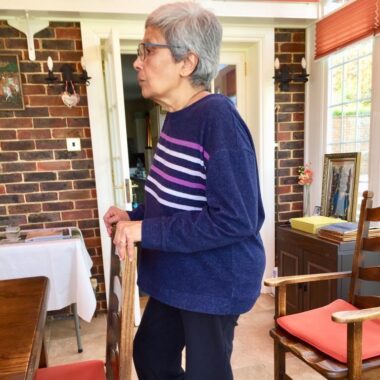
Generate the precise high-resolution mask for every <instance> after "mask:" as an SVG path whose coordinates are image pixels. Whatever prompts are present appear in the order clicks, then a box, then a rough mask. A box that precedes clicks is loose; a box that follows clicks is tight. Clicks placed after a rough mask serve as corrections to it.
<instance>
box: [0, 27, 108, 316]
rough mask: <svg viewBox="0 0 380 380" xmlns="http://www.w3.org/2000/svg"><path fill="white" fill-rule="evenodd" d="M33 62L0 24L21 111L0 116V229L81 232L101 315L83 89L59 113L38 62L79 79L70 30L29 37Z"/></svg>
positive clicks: (15, 34)
mask: <svg viewBox="0 0 380 380" xmlns="http://www.w3.org/2000/svg"><path fill="white" fill-rule="evenodd" d="M34 43H35V48H36V60H35V61H34V62H32V61H30V60H29V58H28V51H27V43H26V37H25V35H24V34H23V33H20V32H19V31H17V30H16V29H13V28H11V27H10V26H8V24H7V23H6V21H0V54H17V55H18V57H19V61H20V72H21V77H22V87H23V94H24V103H25V110H23V111H0V226H4V225H6V224H8V223H16V224H18V225H20V226H21V227H22V228H42V227H57V226H77V227H79V228H80V229H81V230H82V233H83V235H84V238H85V243H86V246H87V249H88V251H89V253H90V255H91V257H92V260H93V262H94V266H93V269H92V273H93V275H94V276H96V277H97V279H98V283H99V284H100V285H99V291H98V295H97V298H98V309H105V308H106V303H105V292H104V276H103V263H102V254H101V243H100V231H99V222H98V210H97V203H96V190H95V177H94V164H93V158H92V147H91V139H90V133H91V131H90V124H89V119H88V107H87V96H86V88H85V87H84V86H79V87H76V91H77V92H78V93H79V94H80V103H79V104H78V106H76V107H73V108H68V107H66V106H65V105H64V104H63V103H62V100H61V97H60V93H61V92H62V87H61V86H48V85H46V84H45V80H44V78H45V77H46V76H47V64H46V59H47V57H48V56H51V57H52V59H53V61H54V62H55V67H54V71H55V74H56V75H57V72H58V71H59V67H60V65H61V64H63V63H68V64H70V65H71V66H72V67H73V68H74V72H77V73H78V72H80V70H81V68H80V59H81V56H82V43H81V33H80V26H79V24H78V23H67V22H54V23H53V22H52V23H50V25H49V27H48V28H46V29H44V30H42V31H41V32H39V33H38V34H36V35H35V38H34ZM66 137H79V138H80V139H81V145H82V150H81V151H79V152H68V151H67V150H66Z"/></svg>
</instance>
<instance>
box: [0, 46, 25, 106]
mask: <svg viewBox="0 0 380 380" xmlns="http://www.w3.org/2000/svg"><path fill="white" fill-rule="evenodd" d="M24 109H25V106H24V97H23V93H22V82H21V75H20V64H19V60H18V56H17V55H16V54H0V111H18V110H24Z"/></svg>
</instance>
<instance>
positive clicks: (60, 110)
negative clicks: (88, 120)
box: [49, 106, 87, 116]
mask: <svg viewBox="0 0 380 380" xmlns="http://www.w3.org/2000/svg"><path fill="white" fill-rule="evenodd" d="M49 113H50V116H87V115H83V114H82V108H81V107H72V108H69V107H66V106H62V107H49Z"/></svg>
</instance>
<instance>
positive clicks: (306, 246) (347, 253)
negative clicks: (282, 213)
mask: <svg viewBox="0 0 380 380" xmlns="http://www.w3.org/2000/svg"><path fill="white" fill-rule="evenodd" d="M354 247H355V242H344V243H340V244H337V243H333V242H329V241H327V240H323V239H320V238H318V236H316V235H313V234H308V233H305V232H302V231H298V230H294V229H292V228H291V227H290V226H279V227H277V230H276V265H277V266H278V275H279V276H290V275H297V274H312V273H323V272H339V271H346V270H351V264H352V256H353V253H354ZM348 286H349V280H348V279H344V280H339V281H337V280H331V281H318V282H312V283H309V284H296V285H290V286H288V290H287V313H288V314H292V313H296V312H300V311H304V310H309V309H313V308H316V307H320V306H323V305H326V304H328V303H329V302H331V301H333V300H334V299H336V298H337V297H339V298H343V299H347V296H348Z"/></svg>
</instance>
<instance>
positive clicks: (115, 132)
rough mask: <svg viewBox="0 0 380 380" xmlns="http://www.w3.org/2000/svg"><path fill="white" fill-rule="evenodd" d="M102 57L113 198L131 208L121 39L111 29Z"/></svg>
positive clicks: (117, 202)
mask: <svg viewBox="0 0 380 380" xmlns="http://www.w3.org/2000/svg"><path fill="white" fill-rule="evenodd" d="M103 60H104V77H105V88H106V98H107V99H106V100H107V111H108V112H107V115H108V132H109V138H110V145H111V146H110V150H111V165H112V182H113V184H112V186H113V193H114V200H115V205H116V206H117V207H120V208H121V209H123V210H131V209H132V204H131V202H132V201H131V189H130V174H129V160H128V145H127V124H126V118H125V109H124V92H123V76H122V68H121V54H120V40H119V36H118V33H117V32H116V31H115V30H113V29H111V32H110V35H109V37H108V39H107V40H106V41H105V45H104V57H103Z"/></svg>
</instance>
